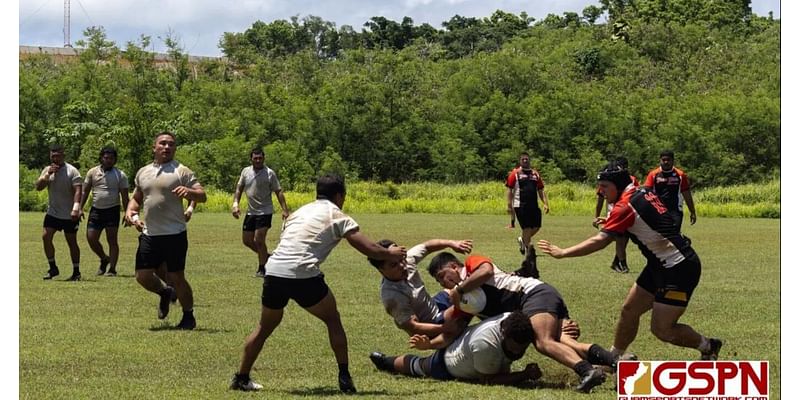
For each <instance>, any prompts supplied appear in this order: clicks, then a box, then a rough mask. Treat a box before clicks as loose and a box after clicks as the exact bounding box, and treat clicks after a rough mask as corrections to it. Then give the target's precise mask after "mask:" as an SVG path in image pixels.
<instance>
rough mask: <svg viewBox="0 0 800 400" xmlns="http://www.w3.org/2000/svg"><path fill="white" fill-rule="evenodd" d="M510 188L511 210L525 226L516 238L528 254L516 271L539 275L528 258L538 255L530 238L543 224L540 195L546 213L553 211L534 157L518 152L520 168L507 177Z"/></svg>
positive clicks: (523, 273)
mask: <svg viewBox="0 0 800 400" xmlns="http://www.w3.org/2000/svg"><path fill="white" fill-rule="evenodd" d="M506 187H507V188H508V196H507V198H508V212H509V213H512V212H513V213H514V214H515V215H516V216H517V221H519V227H520V229H522V236H520V237H518V238H517V243H518V244H519V251H520V253H521V254H522V255H523V256H525V261H523V264H522V268H520V269H519V270H518V271H517V273H518V274H519V275H521V276H527V277H533V278H538V277H539V270H538V269H537V268H536V263H535V262H533V263H531V262H530V261H529V260H530V259H533V257H535V253H536V252H535V250H534V249H533V246H531V245H530V244H531V238H532V237H533V235H535V234H536V232H538V231H539V228H541V227H542V210H541V209H540V208H539V198H541V199H542V207H543V208H544V212H545V214H547V213H549V212H550V206H549V205H548V203H547V195H545V193H544V182H543V181H542V177H541V175H539V172H538V171H536V170H535V169H533V168H532V167H531V157H530V156H529V155H528V153H521V154H520V155H519V167H517V168H514V169H513V170H511V172H510V173H509V174H508V178H507V179H506Z"/></svg>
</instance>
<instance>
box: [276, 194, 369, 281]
mask: <svg viewBox="0 0 800 400" xmlns="http://www.w3.org/2000/svg"><path fill="white" fill-rule="evenodd" d="M355 229H358V224H357V223H356V221H354V220H353V219H352V218H350V217H349V216H348V215H347V214H345V213H343V212H342V210H340V209H339V207H337V206H336V204H333V202H331V201H329V200H317V201H314V202H313V203H309V204H306V205H304V206H302V207H300V208H299V209H298V210H297V211H295V212H294V213H292V215H290V216H289V218H288V219H287V220H286V226H285V227H284V228H283V232H282V233H281V240H280V242H278V248H276V249H275V252H274V253H272V256H270V257H269V260H268V261H267V267H266V268H267V275H272V276H279V277H282V278H291V279H306V278H313V277H315V276H317V275H319V274H320V270H319V265H320V264H322V262H323V261H325V258H327V257H328V254H330V252H331V251H332V250H333V248H334V247H336V245H337V244H338V243H339V241H340V240H342V238H343V237H344V236H345V235H346V234H347V233H348V232H350V231H353V230H355Z"/></svg>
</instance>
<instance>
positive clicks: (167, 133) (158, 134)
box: [153, 131, 178, 140]
mask: <svg viewBox="0 0 800 400" xmlns="http://www.w3.org/2000/svg"><path fill="white" fill-rule="evenodd" d="M162 135H167V136H171V137H172V140H178V138H176V137H175V134H174V133H172V132H170V131H162V132H158V133H157V134H156V137H154V138H153V140H156V139H158V137H159V136H162Z"/></svg>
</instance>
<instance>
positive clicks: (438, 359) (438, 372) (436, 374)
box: [431, 349, 455, 381]
mask: <svg viewBox="0 0 800 400" xmlns="http://www.w3.org/2000/svg"><path fill="white" fill-rule="evenodd" d="M445 351H447V349H439V350H436V352H435V353H433V355H432V356H431V378H433V379H438V380H440V381H449V380H453V379H455V377H454V376H453V375H451V374H450V371H448V370H447V364H445V363H444V353H445Z"/></svg>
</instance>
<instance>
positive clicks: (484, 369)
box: [369, 311, 542, 385]
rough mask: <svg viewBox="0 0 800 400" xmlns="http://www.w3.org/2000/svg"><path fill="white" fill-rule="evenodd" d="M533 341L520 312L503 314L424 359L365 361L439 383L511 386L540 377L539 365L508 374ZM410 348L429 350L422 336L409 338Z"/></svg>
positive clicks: (377, 357) (377, 355)
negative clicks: (435, 380)
mask: <svg viewBox="0 0 800 400" xmlns="http://www.w3.org/2000/svg"><path fill="white" fill-rule="evenodd" d="M532 341H533V328H532V327H531V324H530V322H528V318H527V317H526V316H525V315H524V314H523V313H522V312H521V311H514V312H513V313H504V314H500V315H497V316H495V317H492V318H489V319H487V320H485V321H483V322H481V323H479V324H477V325H473V326H471V327H469V328H467V330H466V331H465V332H464V333H463V334H462V335H461V336H459V337H458V338H457V339H456V340H455V341H454V342H453V343H452V344H450V345H449V346H447V348H445V349H439V350H437V351H436V352H435V353H433V355H431V356H428V357H419V356H415V355H413V354H407V355H405V356H397V357H393V356H386V355H384V354H382V353H379V352H373V353H372V354H370V356H369V358H370V360H372V363H373V364H375V367H377V368H378V369H379V370H381V371H386V372H391V373H398V374H402V375H407V376H414V377H431V378H434V379H439V380H452V379H461V380H465V381H471V382H477V383H481V384H488V385H515V384H519V383H522V382H524V381H526V380H536V379H539V378H540V377H541V376H542V372H541V371H540V370H539V366H538V365H536V364H535V363H530V364H528V365H526V366H525V369H523V370H522V371H518V372H511V363H512V362H514V361H515V360H519V359H520V358H522V356H524V355H525V350H526V349H527V348H528V346H529V345H530V344H531V342H532ZM411 342H412V346H413V347H415V348H418V349H428V348H430V339H429V338H428V337H427V336H425V335H417V336H414V337H413V338H412V341H411Z"/></svg>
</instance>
